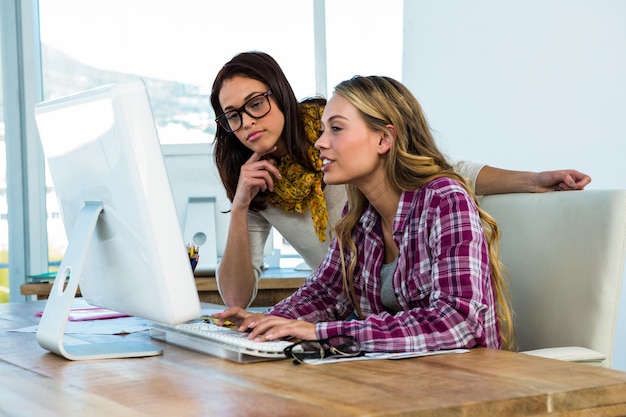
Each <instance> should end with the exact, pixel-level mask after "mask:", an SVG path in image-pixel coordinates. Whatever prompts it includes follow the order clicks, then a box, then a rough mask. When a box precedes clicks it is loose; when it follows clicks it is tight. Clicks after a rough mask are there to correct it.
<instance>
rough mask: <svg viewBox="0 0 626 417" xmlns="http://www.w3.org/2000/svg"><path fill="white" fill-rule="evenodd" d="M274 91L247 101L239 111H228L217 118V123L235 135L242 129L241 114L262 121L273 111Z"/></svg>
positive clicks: (268, 91)
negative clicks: (271, 96)
mask: <svg viewBox="0 0 626 417" xmlns="http://www.w3.org/2000/svg"><path fill="white" fill-rule="evenodd" d="M270 94H272V90H267V91H266V92H265V93H263V94H259V95H256V96H254V97H252V98H251V99H250V100H248V101H246V102H245V103H244V105H243V106H241V107H240V108H238V109H234V110H228V111H227V112H224V113H223V114H220V115H219V116H217V118H216V119H215V121H216V122H217V123H219V124H220V126H222V127H223V128H224V129H225V130H226V131H227V132H229V133H233V132H236V131H238V130H239V129H241V126H242V125H243V119H242V117H241V113H244V112H245V113H246V114H247V115H248V116H250V117H252V118H254V119H260V118H261V117H264V116H266V115H267V113H269V112H270V110H272V105H271V104H270V98H269V95H270Z"/></svg>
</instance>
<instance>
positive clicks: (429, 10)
mask: <svg viewBox="0 0 626 417" xmlns="http://www.w3.org/2000/svg"><path fill="white" fill-rule="evenodd" d="M403 53H404V60H403V81H404V83H405V84H406V85H407V86H408V87H409V88H410V89H411V90H412V91H413V92H414V94H415V95H416V96H417V98H418V99H419V100H420V102H421V104H422V105H423V107H424V111H425V113H426V115H427V116H428V118H429V120H430V123H431V127H432V129H433V130H435V131H436V135H437V137H438V139H439V140H440V144H441V146H442V148H443V149H444V150H445V151H446V152H447V153H448V154H449V155H450V156H451V157H453V158H455V159H469V160H472V161H480V162H485V163H487V164H490V165H493V166H498V167H503V168H511V169H529V170H546V169H557V168H575V169H578V170H580V171H583V172H586V173H588V174H589V175H591V176H592V178H593V182H592V183H591V185H590V186H589V187H588V189H592V188H593V189H607V188H621V189H626V1H620V0H525V1H506V2H503V1H500V0H480V1H466V0H439V1H436V2H435V1H428V0H417V1H415V0H408V1H407V0H405V3H404V51H403Z"/></svg>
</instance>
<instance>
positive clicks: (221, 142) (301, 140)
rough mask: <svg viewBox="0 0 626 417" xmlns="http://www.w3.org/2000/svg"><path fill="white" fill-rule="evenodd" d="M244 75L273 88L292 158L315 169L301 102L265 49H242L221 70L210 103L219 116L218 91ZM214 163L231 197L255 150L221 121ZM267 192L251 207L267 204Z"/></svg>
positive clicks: (256, 199) (285, 139)
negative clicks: (244, 143)
mask: <svg viewBox="0 0 626 417" xmlns="http://www.w3.org/2000/svg"><path fill="white" fill-rule="evenodd" d="M235 76H242V77H247V78H251V79H253V80H257V81H260V82H262V83H264V84H266V85H267V86H268V88H269V89H270V90H272V96H273V97H274V99H275V101H276V102H277V103H278V108H279V110H280V111H281V112H283V114H284V116H285V126H284V128H283V132H282V134H281V137H282V139H283V140H284V142H285V146H286V147H287V152H288V154H289V155H291V158H292V159H293V160H294V161H295V162H297V163H299V164H300V165H302V166H304V167H307V168H308V169H310V170H311V171H313V170H314V168H313V166H312V165H311V162H310V161H309V158H308V157H307V147H308V143H307V139H306V136H305V133H304V126H303V123H302V119H301V117H300V111H299V103H298V100H297V99H296V96H295V94H294V92H293V89H292V88H291V85H290V84H289V82H288V81H287V78H286V77H285V74H284V73H283V71H282V69H281V68H280V66H279V65H278V63H277V62H276V61H275V60H274V58H272V57H271V56H269V55H268V54H266V53H263V52H243V53H240V54H238V55H236V56H235V57H234V58H233V59H231V60H230V61H229V62H227V63H226V64H225V65H224V66H223V67H222V69H221V70H220V71H219V73H218V74H217V76H216V77H215V81H214V82H213V88H212V90H211V105H212V106H213V111H214V112H215V115H216V116H219V115H220V114H222V113H224V110H223V109H222V106H221V105H220V101H219V94H220V91H221V89H222V86H223V85H224V82H225V81H227V80H229V79H231V78H233V77H235ZM214 154H215V163H216V165H217V169H218V171H219V173H220V178H221V180H222V182H223V183H224V187H225V188H226V195H227V196H228V198H229V199H230V200H231V201H232V200H233V198H234V196H235V191H236V189H237V182H238V181H239V174H240V171H241V166H242V165H243V164H244V163H245V162H246V161H247V160H248V159H249V158H250V156H251V155H252V151H251V150H250V149H248V148H246V147H245V146H244V145H243V144H242V143H241V142H239V139H237V137H236V136H235V134H234V133H229V132H226V130H224V128H222V127H221V126H220V125H219V124H218V125H217V130H216V132H215V145H214ZM267 194H268V192H260V193H259V194H257V195H256V197H255V198H254V199H253V200H252V202H251V203H250V210H253V211H259V210H263V209H265V208H266V206H267V204H266V199H267Z"/></svg>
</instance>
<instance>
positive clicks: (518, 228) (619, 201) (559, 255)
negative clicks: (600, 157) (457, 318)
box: [480, 190, 626, 371]
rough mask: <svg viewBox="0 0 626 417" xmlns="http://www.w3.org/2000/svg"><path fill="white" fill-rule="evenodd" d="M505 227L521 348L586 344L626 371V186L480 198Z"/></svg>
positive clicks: (504, 254)
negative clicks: (625, 267) (621, 188)
mask: <svg viewBox="0 0 626 417" xmlns="http://www.w3.org/2000/svg"><path fill="white" fill-rule="evenodd" d="M480 204H481V207H482V208H483V209H485V210H486V211H487V212H488V213H489V214H491V215H492V216H493V217H494V218H495V219H496V221H497V223H498V226H499V228H500V233H501V240H500V258H501V260H502V262H503V263H504V265H505V266H506V268H507V270H508V272H509V275H510V278H511V296H512V300H513V309H514V313H515V327H516V332H517V339H518V345H519V349H520V350H531V349H541V348H550V347H561V346H582V347H586V348H589V349H593V350H595V351H598V352H600V353H602V354H604V355H606V357H607V360H606V361H605V362H604V363H603V366H607V367H610V368H614V369H620V370H624V371H626V285H624V284H623V283H624V275H625V271H624V263H625V259H626V190H585V191H568V192H552V193H545V194H502V195H493V196H486V197H483V198H482V200H481V203H480Z"/></svg>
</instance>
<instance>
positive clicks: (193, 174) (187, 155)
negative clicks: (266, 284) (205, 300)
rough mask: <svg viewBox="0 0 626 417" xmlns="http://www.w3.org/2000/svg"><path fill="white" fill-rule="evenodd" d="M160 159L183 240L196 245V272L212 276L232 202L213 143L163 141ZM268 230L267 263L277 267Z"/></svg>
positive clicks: (277, 250)
mask: <svg viewBox="0 0 626 417" xmlns="http://www.w3.org/2000/svg"><path fill="white" fill-rule="evenodd" d="M161 150H162V152H163V160H164V161H165V168H166V169H167V174H168V177H169V181H170V186H171V188H172V195H173V196H174V205H175V206H176V212H177V214H178V221H179V224H180V228H181V231H182V233H183V237H184V239H185V242H188V243H193V244H194V245H196V246H197V247H198V248H199V251H200V252H199V253H200V259H199V262H198V265H197V266H196V269H195V275H196V276H213V275H215V271H216V269H217V265H218V264H219V262H220V260H221V259H222V256H223V255H224V248H225V246H226V240H227V238H228V228H229V225H230V208H231V202H230V200H228V197H227V196H226V190H225V189H224V184H222V181H221V179H220V176H219V172H218V170H217V167H216V166H215V158H214V156H213V144H211V143H177V144H162V145H161ZM274 239H275V237H274V230H273V229H272V230H271V231H270V235H269V238H268V240H267V241H266V243H265V248H264V255H265V256H264V263H265V265H266V266H267V267H279V266H280V258H281V251H280V246H279V245H276V246H275V245H274Z"/></svg>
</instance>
